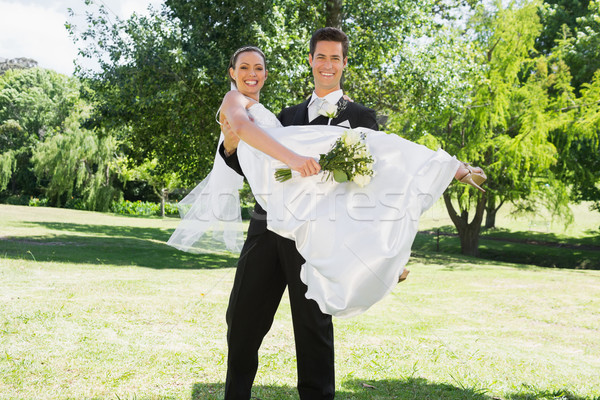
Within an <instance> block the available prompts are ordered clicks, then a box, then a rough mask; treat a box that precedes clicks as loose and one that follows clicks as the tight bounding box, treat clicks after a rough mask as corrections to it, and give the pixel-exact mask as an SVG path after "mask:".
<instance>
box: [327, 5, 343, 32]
mask: <svg viewBox="0 0 600 400" xmlns="http://www.w3.org/2000/svg"><path fill="white" fill-rule="evenodd" d="M342 4H343V0H327V2H326V3H325V15H326V18H325V25H326V26H332V27H334V28H339V29H342Z"/></svg>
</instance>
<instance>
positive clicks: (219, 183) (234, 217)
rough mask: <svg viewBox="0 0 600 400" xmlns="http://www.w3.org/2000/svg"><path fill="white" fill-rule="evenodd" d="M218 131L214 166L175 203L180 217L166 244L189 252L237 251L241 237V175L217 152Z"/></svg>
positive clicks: (242, 225)
mask: <svg viewBox="0 0 600 400" xmlns="http://www.w3.org/2000/svg"><path fill="white" fill-rule="evenodd" d="M223 140H224V136H223V134H222V133H221V137H220V139H219V144H218V146H217V152H216V154H215V161H214V164H213V168H212V170H211V171H210V173H209V174H208V176H207V177H206V178H205V179H204V180H203V181H202V182H200V183H199V184H198V186H196V187H195V188H194V189H193V190H192V191H191V192H190V193H189V194H188V195H187V196H186V197H185V198H184V199H183V200H182V201H181V202H179V204H178V208H179V213H180V215H181V218H182V221H181V223H180V224H179V226H177V229H176V230H175V232H173V234H172V235H171V237H170V238H169V240H168V242H167V244H168V245H170V246H173V247H175V248H177V249H179V250H183V251H187V252H190V253H212V252H222V251H225V250H229V251H231V252H234V253H239V252H240V251H241V249H242V245H243V241H244V230H245V229H244V224H243V223H242V218H241V209H240V196H239V190H240V189H241V188H242V185H243V177H242V176H240V175H238V174H237V173H236V172H235V171H234V170H232V169H231V168H229V167H228V166H227V164H225V161H223V159H222V158H221V155H220V154H219V151H218V149H219V146H220V145H221V143H222V142H223Z"/></svg>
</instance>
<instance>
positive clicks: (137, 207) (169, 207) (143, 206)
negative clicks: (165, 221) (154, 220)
mask: <svg viewBox="0 0 600 400" xmlns="http://www.w3.org/2000/svg"><path fill="white" fill-rule="evenodd" d="M110 211H111V212H114V213H115V214H121V215H160V203H152V202H149V201H140V200H138V201H129V200H122V201H113V202H112V204H111V206H110ZM165 215H179V210H178V209H177V205H176V204H173V203H166V204H165Z"/></svg>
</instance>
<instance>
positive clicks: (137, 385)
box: [0, 206, 600, 400]
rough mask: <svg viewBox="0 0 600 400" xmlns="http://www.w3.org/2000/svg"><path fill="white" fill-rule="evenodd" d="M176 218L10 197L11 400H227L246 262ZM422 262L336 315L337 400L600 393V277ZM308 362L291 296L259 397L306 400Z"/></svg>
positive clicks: (2, 219) (4, 294)
mask: <svg viewBox="0 0 600 400" xmlns="http://www.w3.org/2000/svg"><path fill="white" fill-rule="evenodd" d="M594 218H595V217H594ZM589 219H590V220H591V219H592V218H591V217H590V218H589ZM501 221H502V224H503V225H502V226H505V225H504V223H505V221H506V219H505V217H503V218H502V219H501ZM439 222H442V221H439ZM426 223H429V222H427V221H426ZM176 224H177V220H175V219H165V220H163V219H159V218H152V219H145V218H131V217H122V216H114V215H109V214H99V213H90V212H82V211H74V210H60V209H50V208H47V209H42V208H40V209H36V208H28V207H14V206H0V229H1V232H2V233H1V234H0V280H1V282H2V291H1V292H0V397H1V398H7V399H64V398H77V399H91V398H113V399H116V398H120V399H134V398H136V399H141V398H144V399H164V398H172V399H198V400H200V399H201V400H204V399H215V400H216V399H222V394H223V381H224V377H225V370H226V367H225V363H226V351H227V347H226V338H225V336H226V324H225V310H226V307H227V301H228V296H229V291H230V289H231V285H232V282H233V276H234V272H235V271H234V266H235V263H236V257H235V256H234V255H231V254H213V255H208V256H206V255H191V254H187V253H182V252H179V251H177V250H175V249H172V248H170V247H168V246H166V245H165V244H164V241H165V240H166V239H167V238H168V236H169V234H170V232H171V231H172V229H174V227H175V226H176ZM432 226H433V225H432ZM520 229H521V228H520V227H515V230H520ZM589 229H592V223H591V222H590V226H589ZM582 232H583V231H582ZM410 268H411V271H412V272H411V275H410V276H409V279H408V280H407V281H406V282H404V283H402V284H399V285H398V286H397V287H396V288H395V290H394V291H393V292H392V294H391V295H390V296H388V297H386V298H385V299H384V300H383V301H381V302H380V303H378V304H376V305H375V306H374V307H372V309H370V310H369V311H368V312H366V313H365V314H363V315H361V316H359V317H356V318H352V319H336V320H335V334H336V375H337V386H338V387H337V390H338V393H337V395H336V399H337V398H339V399H355V400H366V399H405V400H408V399H452V400H459V399H474V400H475V399H476V400H492V399H505V400H525V399H556V400H558V399H571V400H584V399H590V400H591V399H594V400H595V399H597V398H598V397H599V396H600V387H599V386H598V385H597V382H598V380H597V375H598V374H597V371H599V370H600V342H599V341H598V340H597V338H598V335H599V334H600V332H599V331H600V324H599V323H598V321H600V271H597V270H596V271H594V270H574V269H557V268H554V269H548V268H539V267H535V266H530V265H523V264H508V263H502V262H497V261H492V260H479V259H473V258H468V257H462V256H460V255H459V254H443V253H435V252H430V251H427V252H425V251H418V252H416V254H415V257H414V258H413V259H412V261H411V262H410ZM295 362H296V361H295V350H294V338H293V333H292V327H291V317H290V311H289V305H288V300H287V297H286V296H284V299H283V301H282V307H280V309H279V311H278V314H277V316H276V320H275V322H274V325H273V328H272V329H271V331H270V332H269V334H268V335H267V337H266V338H265V342H264V344H263V346H262V349H261V361H260V368H259V371H258V376H257V379H256V386H255V388H254V390H253V396H255V397H257V398H262V399H277V400H279V399H298V396H297V392H296V389H295V385H296V367H295Z"/></svg>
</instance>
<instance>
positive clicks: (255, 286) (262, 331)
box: [225, 219, 335, 400]
mask: <svg viewBox="0 0 600 400" xmlns="http://www.w3.org/2000/svg"><path fill="white" fill-rule="evenodd" d="M261 222H262V223H264V221H260V220H255V219H253V220H252V221H251V222H250V224H251V225H253V224H258V223H261ZM249 232H254V233H249V235H248V238H247V239H246V242H245V244H244V248H243V249H242V252H241V254H240V259H239V261H238V266H237V271H236V275H235V280H234V284H233V289H232V292H231V297H230V299H229V307H228V309H227V317H226V318H227V326H228V330H227V342H228V357H227V378H226V383H225V400H248V399H250V396H251V389H252V384H253V382H254V377H255V375H256V371H257V368H258V349H259V347H260V345H261V343H262V340H263V338H264V337H265V335H266V334H267V332H268V331H269V329H270V328H271V325H272V323H273V317H274V315H275V312H276V311H277V308H278V306H279V303H280V301H281V298H282V295H283V293H284V291H285V288H286V286H287V288H288V293H289V298H290V305H291V312H292V321H293V326H294V338H295V342H296V358H297V368H298V392H299V394H300V399H302V400H329V399H333V398H334V394H335V373H334V347H333V323H332V319H331V316H330V315H327V314H323V313H322V312H321V311H320V310H319V307H318V306H317V303H316V302H315V301H313V300H308V299H306V297H305V294H306V289H307V287H306V285H305V284H304V283H302V281H301V280H300V267H301V265H302V264H303V263H304V259H303V258H302V256H301V255H300V254H299V253H298V251H297V250H296V247H295V243H294V242H293V241H292V240H289V239H286V238H283V237H281V236H279V235H277V234H275V233H273V232H271V231H268V230H262V229H259V230H258V232H256V230H255V229H252V226H251V227H250V229H249Z"/></svg>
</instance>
